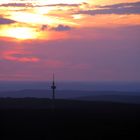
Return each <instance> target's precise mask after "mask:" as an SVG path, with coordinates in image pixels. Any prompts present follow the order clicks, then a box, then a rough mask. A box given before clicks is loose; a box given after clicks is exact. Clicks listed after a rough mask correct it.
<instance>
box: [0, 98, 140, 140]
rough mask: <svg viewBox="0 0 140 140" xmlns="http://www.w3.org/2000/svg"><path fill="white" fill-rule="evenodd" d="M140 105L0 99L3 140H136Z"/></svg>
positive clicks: (0, 125)
mask: <svg viewBox="0 0 140 140" xmlns="http://www.w3.org/2000/svg"><path fill="white" fill-rule="evenodd" d="M139 125H140V105H139V104H124V103H113V102H95V101H94V102H93V101H91V102H90V101H73V100H56V102H55V108H52V102H51V100H49V99H37V98H24V99H12V98H5V99H4V98H3V99H0V127H1V135H0V139H2V140H5V139H13V138H14V139H22V138H23V139H41V140H42V139H45V140H47V139H49V140H53V139H83V138H84V139H95V140H103V139H112V140H114V139H126V138H127V139H128V138H130V139H133V140H135V139H136V137H137V136H139V133H138V130H139V129H138V126H139Z"/></svg>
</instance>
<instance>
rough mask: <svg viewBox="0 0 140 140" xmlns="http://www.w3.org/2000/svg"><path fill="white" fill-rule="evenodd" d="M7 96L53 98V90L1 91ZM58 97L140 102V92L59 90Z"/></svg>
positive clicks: (0, 95) (1, 96)
mask: <svg viewBox="0 0 140 140" xmlns="http://www.w3.org/2000/svg"><path fill="white" fill-rule="evenodd" d="M7 97H10V98H26V97H27V98H48V99H51V97H52V92H51V90H40V89H38V90H34V89H27V90H26V89H25V90H16V91H1V92H0V98H7ZM56 99H71V100H83V101H113V102H123V103H135V104H140V92H121V91H120V92H119V91H80V90H79V91H77V90H57V91H56Z"/></svg>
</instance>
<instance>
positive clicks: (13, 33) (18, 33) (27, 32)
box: [5, 27, 38, 40]
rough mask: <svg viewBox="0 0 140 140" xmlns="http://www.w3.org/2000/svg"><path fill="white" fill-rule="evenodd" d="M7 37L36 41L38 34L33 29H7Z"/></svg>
mask: <svg viewBox="0 0 140 140" xmlns="http://www.w3.org/2000/svg"><path fill="white" fill-rule="evenodd" d="M5 36H7V37H12V38H16V39H21V40H25V39H35V38H37V37H38V34H37V33H36V32H35V31H34V30H33V29H31V28H27V27H17V28H9V29H7V30H6V31H5Z"/></svg>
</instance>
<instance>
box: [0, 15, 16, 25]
mask: <svg viewBox="0 0 140 140" xmlns="http://www.w3.org/2000/svg"><path fill="white" fill-rule="evenodd" d="M15 22H16V21H14V20H11V19H7V18H2V17H0V25H1V24H12V23H15Z"/></svg>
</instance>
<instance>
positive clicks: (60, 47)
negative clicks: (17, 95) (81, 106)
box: [0, 0, 140, 81]
mask: <svg viewBox="0 0 140 140" xmlns="http://www.w3.org/2000/svg"><path fill="white" fill-rule="evenodd" d="M53 72H54V73H55V75H56V77H57V80H68V81H69V80H70V81H140V1H138V0H116V1H115V0H0V80H21V81H22V80H33V81H38V80H39V81H42V80H50V79H51V77H52V73H53Z"/></svg>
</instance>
